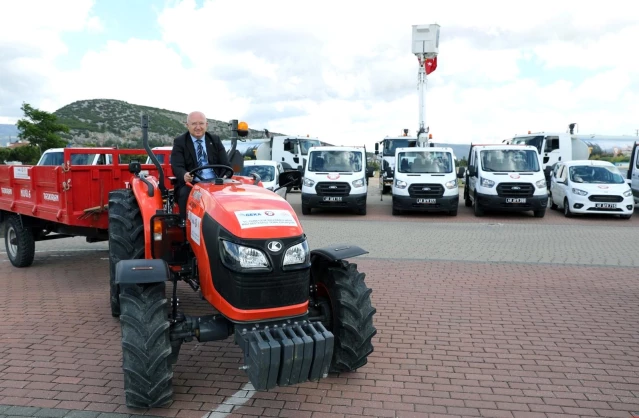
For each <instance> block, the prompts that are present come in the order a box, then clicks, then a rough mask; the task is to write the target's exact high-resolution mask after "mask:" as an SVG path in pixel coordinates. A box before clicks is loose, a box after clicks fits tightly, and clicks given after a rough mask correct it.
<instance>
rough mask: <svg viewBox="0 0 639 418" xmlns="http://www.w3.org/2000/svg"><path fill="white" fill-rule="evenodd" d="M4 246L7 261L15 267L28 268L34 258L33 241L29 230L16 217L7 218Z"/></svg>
mask: <svg viewBox="0 0 639 418" xmlns="http://www.w3.org/2000/svg"><path fill="white" fill-rule="evenodd" d="M4 245H5V249H6V250H7V256H8V257H9V261H11V264H13V265H14V266H15V267H29V266H30V265H31V264H33V259H34V257H35V240H34V239H33V232H32V231H31V228H25V227H24V226H23V225H22V221H21V220H20V217H19V216H17V215H13V216H10V217H9V218H7V221H6V225H5V230H4Z"/></svg>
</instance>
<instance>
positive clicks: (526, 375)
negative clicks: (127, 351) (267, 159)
mask: <svg viewBox="0 0 639 418" xmlns="http://www.w3.org/2000/svg"><path fill="white" fill-rule="evenodd" d="M373 193H374V192H373ZM289 201H290V202H291V203H292V204H293V206H294V207H295V208H296V210H298V213H299V212H300V211H299V195H298V194H297V195H296V194H292V195H289ZM369 203H370V205H369V212H368V215H366V216H358V215H354V214H353V215H351V214H343V213H342V214H340V213H317V214H315V213H313V215H311V216H302V215H298V216H299V217H300V219H301V220H302V223H303V225H304V228H305V230H306V232H307V234H308V236H309V240H310V243H311V246H312V247H313V248H316V247H318V246H322V245H328V244H331V243H339V242H351V243H356V244H359V245H361V246H363V247H364V248H366V249H367V250H369V251H370V253H369V254H368V255H365V256H362V257H359V258H357V259H353V260H352V261H353V262H356V263H357V264H358V267H359V270H360V271H363V272H365V273H366V274H367V278H366V281H367V283H368V285H369V286H370V287H371V288H372V289H373V294H372V298H373V303H374V304H375V306H376V308H377V315H376V317H375V323H376V326H377V328H378V334H377V336H376V337H375V340H374V344H375V352H374V353H373V354H372V355H371V357H370V361H369V363H368V364H367V365H366V366H364V367H363V368H361V369H360V370H359V371H357V372H356V373H351V374H344V375H332V376H330V377H329V378H327V379H324V380H322V381H321V382H319V383H316V382H312V383H305V384H302V385H299V386H296V387H289V388H278V389H277V390H274V391H270V392H255V391H254V390H252V387H251V386H250V385H249V384H247V382H248V380H247V378H246V376H245V374H244V372H243V371H241V370H239V369H238V368H239V366H240V364H241V363H240V360H241V352H240V350H239V349H238V348H237V347H235V346H234V345H233V344H232V341H231V340H230V339H229V340H227V341H223V342H216V343H206V344H198V343H197V342H192V343H188V344H187V345H185V346H183V348H182V351H181V353H180V358H179V361H178V364H177V366H176V368H175V377H174V384H175V392H176V395H175V397H174V402H173V404H172V405H171V406H170V407H168V408H163V409H155V410H148V411H146V410H132V409H128V408H127V407H126V406H124V397H123V390H122V369H121V350H120V339H119V338H120V330H119V323H118V321H117V319H114V318H112V317H111V316H110V313H109V307H108V286H107V282H108V278H107V277H108V267H107V261H106V257H107V252H106V245H105V244H104V243H98V244H90V245H89V244H84V243H83V242H82V240H81V239H73V240H60V241H57V242H55V241H51V242H45V243H42V244H41V245H40V244H39V245H38V247H37V250H38V251H40V252H38V253H37V257H36V262H35V263H34V265H33V266H32V267H30V268H28V269H21V270H18V269H14V268H12V267H11V265H10V264H9V263H8V261H7V260H6V254H2V253H0V288H1V289H2V292H0V309H1V311H2V313H3V314H4V315H3V321H2V322H0V416H43V417H44V416H51V417H54V416H55V417H62V416H74V417H87V418H98V417H100V418H108V417H114V418H115V417H124V416H126V415H137V414H145V415H155V416H177V417H204V416H211V417H226V416H238V417H239V416H243V417H248V416H285V417H288V416H290V417H312V418H315V417H323V416H335V417H348V416H377V417H387V416H388V417H421V416H439V415H442V416H463V417H468V416H485V417H537V416H540V417H546V416H547V417H553V416H606V417H632V416H633V411H637V413H636V415H637V416H639V351H638V350H637V346H638V345H639V332H638V331H637V330H638V329H639V312H638V311H637V308H636V307H637V300H638V297H639V281H637V269H636V265H637V263H639V261H638V260H639V258H638V257H636V254H637V250H636V245H632V244H627V243H633V242H635V241H636V237H637V233H638V232H639V217H638V216H635V217H633V219H631V220H629V221H624V220H619V219H615V218H606V217H602V216H598V217H589V218H577V219H565V218H564V217H563V216H562V215H561V214H558V213H556V212H552V211H549V212H548V213H547V215H546V217H545V218H543V219H536V218H533V217H532V215H531V214H525V215H521V214H501V215H491V216H488V217H484V218H475V217H474V216H473V215H472V212H471V210H470V209H469V208H465V207H463V206H461V207H460V211H459V215H458V216H457V217H455V218H452V217H448V216H440V215H410V216H402V217H393V216H391V214H390V206H389V204H390V199H389V197H387V196H384V201H382V202H380V201H379V195H376V196H375V195H374V194H373V196H372V198H371V199H370V200H369ZM180 299H181V300H183V301H184V305H185V306H189V311H193V312H195V311H197V312H201V311H204V310H205V309H206V305H205V304H203V303H202V302H201V301H200V300H198V298H197V297H196V295H195V294H193V293H192V292H191V291H190V290H189V288H188V287H186V286H184V287H182V292H181V295H180Z"/></svg>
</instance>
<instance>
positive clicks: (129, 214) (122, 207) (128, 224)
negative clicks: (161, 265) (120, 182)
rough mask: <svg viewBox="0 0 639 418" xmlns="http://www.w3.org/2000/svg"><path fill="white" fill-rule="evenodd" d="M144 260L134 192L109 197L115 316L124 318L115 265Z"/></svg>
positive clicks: (138, 213) (111, 283)
mask: <svg viewBox="0 0 639 418" xmlns="http://www.w3.org/2000/svg"><path fill="white" fill-rule="evenodd" d="M139 258H144V223H143V221H142V212H141V211H140V207H139V206H138V202H137V201H136V200H135V195H134V194H133V191H132V190H130V189H118V190H113V191H112V192H110V193H109V288H110V294H111V296H110V297H111V315H112V316H114V317H118V316H120V301H119V294H120V289H119V288H118V287H119V286H118V285H117V284H116V283H115V265H116V264H117V263H118V261H120V260H131V259H139Z"/></svg>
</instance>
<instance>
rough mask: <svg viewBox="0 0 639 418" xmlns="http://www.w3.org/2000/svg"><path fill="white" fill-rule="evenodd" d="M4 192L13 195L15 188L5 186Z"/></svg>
mask: <svg viewBox="0 0 639 418" xmlns="http://www.w3.org/2000/svg"><path fill="white" fill-rule="evenodd" d="M2 194H8V195H12V194H13V190H11V189H9V188H8V187H3V188H2Z"/></svg>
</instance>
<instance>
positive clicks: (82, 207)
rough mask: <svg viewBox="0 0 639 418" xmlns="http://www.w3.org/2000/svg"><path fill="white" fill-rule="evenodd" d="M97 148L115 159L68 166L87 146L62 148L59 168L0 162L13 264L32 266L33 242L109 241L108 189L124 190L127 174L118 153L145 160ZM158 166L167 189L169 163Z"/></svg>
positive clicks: (1, 202) (147, 168)
mask: <svg viewBox="0 0 639 418" xmlns="http://www.w3.org/2000/svg"><path fill="white" fill-rule="evenodd" d="M89 151H90V150H89ZM101 152H104V153H105V154H112V157H113V158H112V159H111V161H114V162H116V161H117V162H118V163H114V164H106V165H72V164H70V163H69V162H70V161H71V155H73V154H86V153H87V148H66V149H65V150H64V161H65V162H64V164H62V165H59V166H32V165H8V166H0V222H5V223H6V226H5V245H6V250H7V255H8V257H9V260H10V261H11V263H12V264H13V265H14V266H16V267H26V266H29V265H31V264H32V262H33V258H34V253H35V242H36V241H43V240H49V239H58V238H66V237H74V236H83V237H86V240H87V242H98V241H106V240H108V213H107V212H108V201H109V192H110V191H112V190H114V189H122V188H125V187H126V186H127V183H128V182H129V181H130V179H131V176H132V175H131V173H129V165H128V164H122V163H120V162H121V161H122V158H121V157H122V156H124V155H133V156H140V157H139V159H138V160H139V161H140V163H144V162H145V161H146V156H147V152H146V151H145V150H144V149H112V150H111V149H109V150H105V151H102V150H101ZM164 152H165V151H157V153H164ZM154 153H156V152H155V151H154ZM168 153H170V151H168ZM163 160H164V161H168V158H164V159H163ZM141 168H142V170H143V172H146V173H148V175H149V176H153V177H155V178H156V179H157V178H158V177H159V175H158V170H157V168H156V167H155V165H153V164H141ZM162 168H163V170H164V173H165V184H166V186H167V188H173V187H172V185H171V184H170V182H171V180H170V177H172V176H173V174H172V170H171V166H170V165H169V164H168V163H166V164H162Z"/></svg>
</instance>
